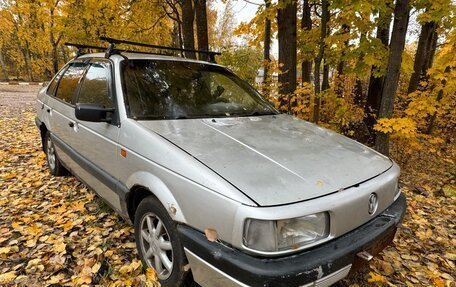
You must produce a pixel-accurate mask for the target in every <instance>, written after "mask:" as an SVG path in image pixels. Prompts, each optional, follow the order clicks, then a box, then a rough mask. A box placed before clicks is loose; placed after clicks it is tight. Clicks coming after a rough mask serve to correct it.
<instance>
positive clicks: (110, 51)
mask: <svg viewBox="0 0 456 287" xmlns="http://www.w3.org/2000/svg"><path fill="white" fill-rule="evenodd" d="M100 40H102V41H106V42H108V43H109V46H108V47H100V46H93V45H85V44H77V43H69V42H67V43H65V45H66V46H73V47H76V48H77V49H78V51H77V52H76V58H77V57H79V56H81V55H82V54H83V52H82V50H83V49H93V50H104V51H105V57H106V58H109V56H111V55H112V54H116V53H121V52H131V53H144V54H154V55H163V53H152V52H144V51H135V50H126V49H118V48H117V47H115V45H118V44H126V45H133V46H140V47H146V48H153V49H158V50H168V51H178V52H181V56H182V57H184V54H183V53H182V52H190V53H196V54H206V55H208V57H209V61H211V62H213V63H215V56H216V55H221V54H222V53H220V52H214V51H203V50H193V49H183V48H176V47H167V46H159V45H152V44H146V43H140V42H133V41H128V40H120V39H114V38H108V37H100ZM184 58H185V57H184Z"/></svg>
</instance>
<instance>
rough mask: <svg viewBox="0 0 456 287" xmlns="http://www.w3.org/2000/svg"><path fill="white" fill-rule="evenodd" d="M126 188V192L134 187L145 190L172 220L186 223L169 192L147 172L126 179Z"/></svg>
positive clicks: (163, 184)
mask: <svg viewBox="0 0 456 287" xmlns="http://www.w3.org/2000/svg"><path fill="white" fill-rule="evenodd" d="M126 186H127V188H128V190H132V189H133V188H134V187H135V186H142V187H145V188H147V189H148V190H149V191H150V192H151V193H152V194H153V195H155V196H156V197H157V198H158V200H159V201H160V202H161V204H162V205H163V206H164V207H165V209H166V210H167V211H168V213H169V215H170V216H171V218H172V219H173V220H175V221H178V222H181V223H187V220H186V219H185V217H184V214H183V213H182V208H181V207H180V206H179V204H178V203H177V200H176V199H175V198H174V196H173V194H172V193H171V190H170V189H169V188H168V187H167V186H166V184H165V183H164V182H163V181H162V180H160V178H158V177H157V176H155V175H153V174H151V173H150V172H147V171H137V172H135V173H133V174H132V175H131V176H130V177H129V178H128V179H127V182H126Z"/></svg>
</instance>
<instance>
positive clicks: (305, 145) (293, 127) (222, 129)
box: [139, 115, 392, 206]
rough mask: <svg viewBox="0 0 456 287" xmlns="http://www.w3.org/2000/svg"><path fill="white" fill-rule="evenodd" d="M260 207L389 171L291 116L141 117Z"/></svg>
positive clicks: (375, 156) (352, 144)
mask: <svg viewBox="0 0 456 287" xmlns="http://www.w3.org/2000/svg"><path fill="white" fill-rule="evenodd" d="M139 123H140V124H141V125H143V126H144V127H146V128H147V129H150V130H152V131H154V132H156V133H158V134H160V135H161V136H162V137H164V138H166V139H167V140H169V141H171V142H172V143H174V144H175V145H177V146H179V147H180V148H182V149H183V150H185V151H186V152H188V153H189V154H191V155H192V156H193V157H195V158H196V159H198V160H199V161H201V162H202V163H204V164H205V165H206V166H208V167H209V168H210V169H212V170H213V171H214V172H216V173H218V174H219V175H220V176H221V177H223V178H224V179H225V180H227V181H229V182H230V183H231V184H233V185H234V186H235V187H237V188H238V189H239V190H241V191H242V192H243V193H244V194H246V195H247V196H248V197H250V198H251V199H252V200H253V201H255V202H256V203H257V204H258V205H260V206H272V205H281V204H287V203H293V202H298V201H303V200H308V199H312V198H315V197H320V196H323V195H326V194H330V193H333V192H337V191H339V190H341V189H344V188H347V187H350V186H353V185H356V184H359V183H361V182H364V181H366V180H369V179H371V178H373V177H376V176H377V175H379V174H381V173H383V172H385V171H386V170H388V169H389V168H390V167H391V166H392V161H391V160H390V159H388V158H387V157H385V156H383V155H381V154H379V153H377V152H375V151H374V150H372V149H370V148H368V147H366V146H364V145H362V144H360V143H358V142H356V141H353V140H351V139H349V138H347V137H344V136H342V135H339V134H337V133H335V132H332V131H330V130H327V129H324V128H322V127H319V126H317V125H314V124H311V123H309V122H306V121H303V120H299V119H296V118H293V117H291V116H288V115H277V116H260V117H241V118H215V119H181V120H168V121H140V122H139Z"/></svg>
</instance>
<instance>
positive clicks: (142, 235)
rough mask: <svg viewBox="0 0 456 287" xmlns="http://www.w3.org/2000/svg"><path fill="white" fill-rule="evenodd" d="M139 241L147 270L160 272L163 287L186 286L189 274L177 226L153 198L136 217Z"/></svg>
mask: <svg viewBox="0 0 456 287" xmlns="http://www.w3.org/2000/svg"><path fill="white" fill-rule="evenodd" d="M135 240H136V247H137V248H138V253H139V256H140V257H141V261H142V263H143V266H145V267H152V268H154V270H155V271H156V272H157V276H158V279H159V281H160V284H161V285H162V286H183V285H184V283H185V282H186V279H187V275H188V271H184V266H185V265H186V264H187V261H186V258H185V254H184V250H183V248H182V244H181V242H180V239H179V237H178V233H177V224H176V223H175V222H174V221H173V220H172V219H171V217H170V216H169V215H168V212H167V211H166V210H165V208H164V207H163V206H162V205H161V203H160V202H159V201H158V200H157V199H156V198H155V197H153V196H149V197H146V198H145V199H143V200H142V201H141V203H140V204H139V206H138V208H137V209H136V213H135Z"/></svg>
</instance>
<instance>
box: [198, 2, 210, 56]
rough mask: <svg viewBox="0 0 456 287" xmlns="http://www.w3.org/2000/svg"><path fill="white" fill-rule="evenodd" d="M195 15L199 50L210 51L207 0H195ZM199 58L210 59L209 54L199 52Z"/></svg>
mask: <svg viewBox="0 0 456 287" xmlns="http://www.w3.org/2000/svg"><path fill="white" fill-rule="evenodd" d="M195 15H196V38H197V40H198V50H203V51H208V50H209V38H208V35H207V14H206V0H195ZM198 58H199V59H200V60H203V61H207V60H209V56H208V54H199V55H198Z"/></svg>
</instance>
